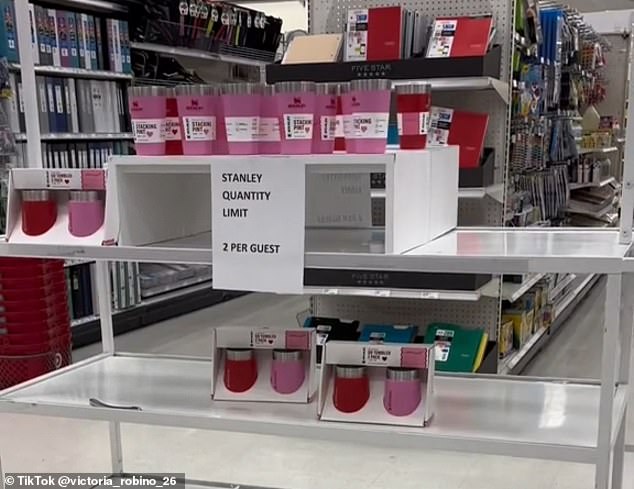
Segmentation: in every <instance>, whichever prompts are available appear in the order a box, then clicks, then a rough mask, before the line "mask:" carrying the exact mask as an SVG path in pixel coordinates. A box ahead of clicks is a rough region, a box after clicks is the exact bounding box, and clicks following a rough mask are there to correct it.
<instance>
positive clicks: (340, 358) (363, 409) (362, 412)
mask: <svg viewBox="0 0 634 489" xmlns="http://www.w3.org/2000/svg"><path fill="white" fill-rule="evenodd" d="M318 402H319V418H320V419H321V420H324V421H344V422H353V423H375V424H388V425H400V426H426V425H427V424H428V423H429V421H430V419H431V418H432V415H433V412H434V347H433V345H426V344H414V343H412V344H397V343H393V344H374V343H351V342H343V341H329V342H328V343H326V345H325V347H324V358H323V360H322V367H321V377H320V384H319V401H318Z"/></svg>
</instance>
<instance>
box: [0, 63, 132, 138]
mask: <svg viewBox="0 0 634 489" xmlns="http://www.w3.org/2000/svg"><path fill="white" fill-rule="evenodd" d="M35 81H36V85H37V99H38V109H39V116H40V131H41V132H42V134H47V133H65V132H70V133H84V134H86V133H118V132H126V130H127V128H128V123H127V116H126V98H125V90H124V88H123V87H122V86H121V85H120V84H118V83H117V82H114V81H104V80H81V79H80V80H75V79H73V78H56V77H43V76H38V77H36V80H35ZM9 84H10V88H11V91H12V93H13V94H16V95H17V97H14V99H15V100H13V101H11V100H9V101H7V102H5V112H6V114H7V118H8V120H9V125H10V127H11V129H12V130H13V131H14V132H24V131H25V130H26V123H25V115H24V102H23V97H24V92H23V90H22V82H21V81H20V77H19V75H18V74H15V73H11V74H10V76H9Z"/></svg>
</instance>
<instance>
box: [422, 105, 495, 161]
mask: <svg viewBox="0 0 634 489" xmlns="http://www.w3.org/2000/svg"><path fill="white" fill-rule="evenodd" d="M488 124H489V115H488V114H480V113H476V112H463V111H460V110H454V109H447V108H444V107H432V109H431V128H430V142H429V144H430V145H436V146H444V145H450V146H459V147H460V164H459V166H460V168H477V167H479V166H480V158H481V156H482V150H483V148H484V138H485V137H486V133H487V126H488Z"/></svg>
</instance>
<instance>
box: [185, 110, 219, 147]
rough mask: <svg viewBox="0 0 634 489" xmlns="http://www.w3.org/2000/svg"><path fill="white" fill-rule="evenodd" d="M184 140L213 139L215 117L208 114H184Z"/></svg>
mask: <svg viewBox="0 0 634 489" xmlns="http://www.w3.org/2000/svg"><path fill="white" fill-rule="evenodd" d="M183 130H184V132H185V141H214V140H215V139H216V118H215V117H214V116H208V115H197V116H184V117H183Z"/></svg>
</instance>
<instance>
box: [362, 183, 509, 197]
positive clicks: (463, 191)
mask: <svg viewBox="0 0 634 489" xmlns="http://www.w3.org/2000/svg"><path fill="white" fill-rule="evenodd" d="M370 195H371V197H372V198H373V199H384V198H385V189H382V188H381V189H379V188H373V189H372V190H371V191H370ZM503 195H504V184H502V183H496V184H495V185H490V186H488V187H461V188H459V189H458V197H460V198H461V199H484V198H485V197H487V196H488V197H491V198H492V199H494V200H496V201H498V202H502V200H503Z"/></svg>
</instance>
